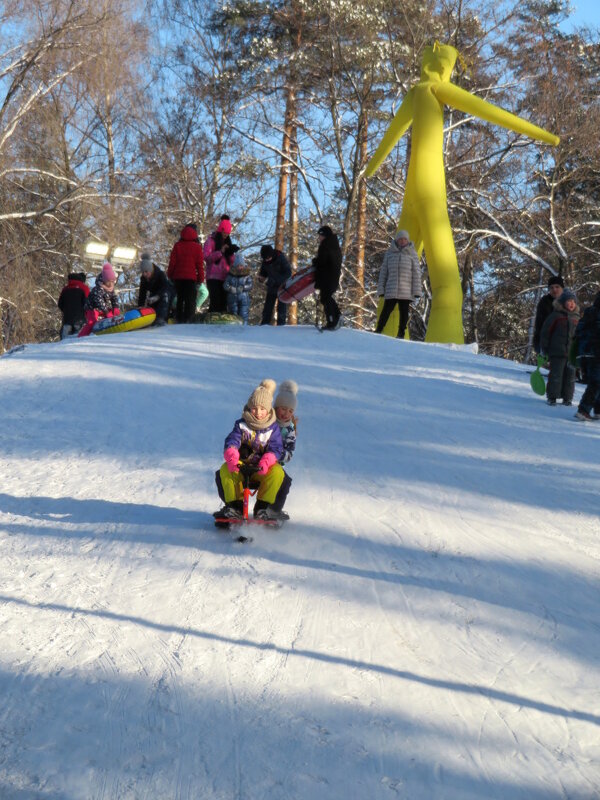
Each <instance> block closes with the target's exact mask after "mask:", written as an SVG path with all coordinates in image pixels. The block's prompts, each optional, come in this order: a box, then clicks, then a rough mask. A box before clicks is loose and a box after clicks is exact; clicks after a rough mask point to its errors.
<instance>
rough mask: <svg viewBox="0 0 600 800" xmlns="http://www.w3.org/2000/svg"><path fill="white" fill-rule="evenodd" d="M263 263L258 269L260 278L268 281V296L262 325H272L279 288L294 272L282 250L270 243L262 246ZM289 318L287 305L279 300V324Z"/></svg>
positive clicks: (261, 256) (262, 281)
mask: <svg viewBox="0 0 600 800" xmlns="http://www.w3.org/2000/svg"><path fill="white" fill-rule="evenodd" d="M260 258H261V265H260V269H259V271H258V280H259V281H260V282H261V283H266V286H267V296H266V297H265V305H264V307H263V313H262V319H261V321H260V324H261V325H270V324H271V319H272V317H273V309H274V308H275V303H276V302H277V290H278V289H279V287H280V286H281V285H282V284H284V283H285V282H286V281H287V279H288V278H289V277H290V276H291V274H292V268H291V267H290V262H289V261H288V260H287V258H286V257H285V256H284V255H283V253H282V252H281V250H275V249H274V248H273V247H271V245H270V244H264V245H263V246H262V247H261V248H260ZM286 319H287V305H286V304H285V303H280V302H277V324H278V325H285V323H286Z"/></svg>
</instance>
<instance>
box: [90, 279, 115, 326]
mask: <svg viewBox="0 0 600 800" xmlns="http://www.w3.org/2000/svg"><path fill="white" fill-rule="evenodd" d="M118 308H119V298H118V297H117V295H116V292H112V291H110V290H109V289H107V288H106V286H105V285H104V284H103V283H102V276H101V275H98V277H97V278H96V283H95V285H94V288H93V289H92V291H91V292H90V293H89V296H88V299H87V300H86V301H85V310H86V311H99V312H100V315H101V316H104V317H106V316H109V317H112V315H113V313H114V311H115V310H116V309H118Z"/></svg>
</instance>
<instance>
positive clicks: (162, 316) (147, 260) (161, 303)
mask: <svg viewBox="0 0 600 800" xmlns="http://www.w3.org/2000/svg"><path fill="white" fill-rule="evenodd" d="M140 272H141V274H142V277H141V278H140V291H139V294H138V306H149V307H150V308H153V309H154V310H155V312H156V321H155V322H154V325H155V326H160V325H166V324H167V320H168V319H169V308H170V307H171V302H172V300H173V296H174V294H175V289H174V287H173V285H172V283H171V282H170V280H169V279H168V278H167V276H166V275H165V273H164V272H163V271H162V269H161V268H160V267H157V266H156V264H154V263H153V262H152V256H151V255H150V254H149V253H142V257H141V260H140Z"/></svg>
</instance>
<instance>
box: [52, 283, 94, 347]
mask: <svg viewBox="0 0 600 800" xmlns="http://www.w3.org/2000/svg"><path fill="white" fill-rule="evenodd" d="M89 293H90V287H89V286H88V285H87V283H86V282H85V272H70V273H69V276H68V283H67V285H66V286H65V287H64V289H63V290H62V292H61V293H60V297H59V298H58V307H59V308H60V310H61V311H62V315H63V322H62V328H61V329H60V338H61V339H65V338H66V337H67V336H70V335H71V334H72V333H78V332H79V330H80V329H81V327H82V326H83V323H84V322H85V313H84V305H85V301H86V300H87V296H88V295H89Z"/></svg>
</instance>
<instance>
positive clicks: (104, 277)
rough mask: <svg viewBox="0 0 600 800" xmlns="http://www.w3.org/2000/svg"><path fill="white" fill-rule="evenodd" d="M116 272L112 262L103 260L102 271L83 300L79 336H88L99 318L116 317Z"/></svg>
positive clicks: (117, 308) (117, 309) (117, 301)
mask: <svg viewBox="0 0 600 800" xmlns="http://www.w3.org/2000/svg"><path fill="white" fill-rule="evenodd" d="M116 282H117V274H116V272H115V271H114V269H113V266H112V264H109V262H108V261H105V262H104V264H103V266H102V272H101V273H100V275H98V277H97V278H96V284H95V286H94V288H93V289H92V291H91V292H90V293H89V295H88V299H87V300H86V301H85V306H84V311H85V320H86V321H85V325H84V326H83V328H82V329H81V330H80V331H79V336H89V334H90V333H91V332H92V328H93V327H94V325H95V324H96V323H97V322H98V320H99V319H104V318H105V317H116V316H118V315H119V314H120V313H121V312H120V310H119V300H118V298H117V295H116V292H115V284H116Z"/></svg>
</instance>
